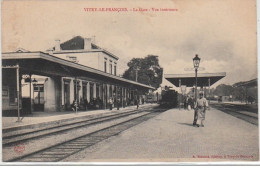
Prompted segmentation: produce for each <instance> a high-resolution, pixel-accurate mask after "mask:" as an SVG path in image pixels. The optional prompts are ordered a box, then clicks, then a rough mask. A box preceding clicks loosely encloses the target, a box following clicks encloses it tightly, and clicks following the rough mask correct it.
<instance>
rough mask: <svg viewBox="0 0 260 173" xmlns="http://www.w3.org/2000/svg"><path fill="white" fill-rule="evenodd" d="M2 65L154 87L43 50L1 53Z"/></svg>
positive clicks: (42, 73)
mask: <svg viewBox="0 0 260 173" xmlns="http://www.w3.org/2000/svg"><path fill="white" fill-rule="evenodd" d="M2 65H3V67H6V66H14V65H19V68H20V71H21V74H35V75H43V76H48V77H57V76H59V77H78V78H84V79H88V78H91V79H92V80H98V81H102V82H107V83H109V82H113V83H116V84H121V85H124V86H130V87H131V86H134V87H136V88H138V89H139V88H140V89H152V90H154V89H155V88H154V87H152V86H148V85H145V84H142V83H139V82H135V81H131V80H128V79H124V78H122V77H119V76H115V75H112V74H109V73H105V72H103V71H100V70H97V69H94V68H91V67H87V66H84V65H81V64H77V63H74V62H71V61H68V60H65V59H62V58H59V57H56V56H53V55H50V54H47V53H44V52H10V53H2Z"/></svg>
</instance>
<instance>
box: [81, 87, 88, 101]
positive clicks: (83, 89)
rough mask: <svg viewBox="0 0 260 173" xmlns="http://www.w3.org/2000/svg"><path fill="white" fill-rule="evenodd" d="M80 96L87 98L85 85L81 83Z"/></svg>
mask: <svg viewBox="0 0 260 173" xmlns="http://www.w3.org/2000/svg"><path fill="white" fill-rule="evenodd" d="M82 97H83V100H87V85H86V84H83V85H82Z"/></svg>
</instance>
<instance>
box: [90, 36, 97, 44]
mask: <svg viewBox="0 0 260 173" xmlns="http://www.w3.org/2000/svg"><path fill="white" fill-rule="evenodd" d="M91 39H92V43H94V44H96V36H95V35H92V37H91Z"/></svg>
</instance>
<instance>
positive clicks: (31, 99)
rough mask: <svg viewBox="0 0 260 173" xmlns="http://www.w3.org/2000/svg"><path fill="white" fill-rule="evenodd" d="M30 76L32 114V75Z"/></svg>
mask: <svg viewBox="0 0 260 173" xmlns="http://www.w3.org/2000/svg"><path fill="white" fill-rule="evenodd" d="M29 76H30V113H32V75H31V74H29Z"/></svg>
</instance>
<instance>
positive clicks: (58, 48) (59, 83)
mask: <svg viewBox="0 0 260 173" xmlns="http://www.w3.org/2000/svg"><path fill="white" fill-rule="evenodd" d="M118 60H119V57H117V56H116V55H114V54H112V53H110V52H109V51H107V50H105V49H102V48H100V47H99V46H97V45H96V44H94V43H93V42H92V39H91V38H83V37H81V36H77V37H74V38H72V39H70V40H68V41H65V42H63V43H60V41H59V40H56V43H55V45H54V46H53V47H51V48H50V49H48V50H47V51H45V52H41V51H38V52H30V51H27V50H24V49H18V50H16V51H15V52H6V53H2V110H3V115H5V114H6V115H9V114H14V113H15V112H16V111H17V110H18V104H17V103H18V100H19V103H20V106H19V108H20V109H19V110H20V111H21V112H22V113H24V114H27V113H31V112H33V111H47V112H53V111H67V110H71V107H72V104H73V103H75V102H77V103H78V105H79V108H80V109H82V110H87V109H107V108H108V104H109V99H110V98H111V99H113V103H114V106H116V104H118V105H120V107H123V106H128V105H134V104H136V102H135V101H136V100H139V101H140V100H141V97H142V96H143V95H145V94H146V93H148V92H149V90H154V89H155V88H153V87H151V86H148V85H145V84H142V83H138V82H135V81H131V80H127V79H124V78H122V77H120V76H118V74H117V68H118Z"/></svg>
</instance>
